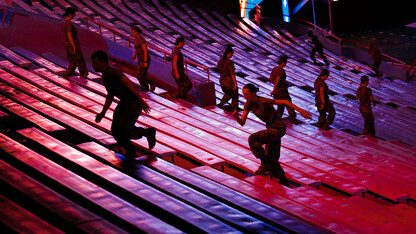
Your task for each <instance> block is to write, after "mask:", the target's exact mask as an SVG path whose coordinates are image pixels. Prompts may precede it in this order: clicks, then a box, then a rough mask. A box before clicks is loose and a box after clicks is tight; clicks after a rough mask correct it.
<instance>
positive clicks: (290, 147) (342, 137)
mask: <svg viewBox="0 0 416 234" xmlns="http://www.w3.org/2000/svg"><path fill="white" fill-rule="evenodd" d="M6 65H7V64H6ZM21 72H23V71H21ZM25 75H28V74H27V73H25ZM32 78H33V79H35V78H34V76H31V79H32ZM35 80H36V79H35ZM35 82H36V83H37V82H38V81H35ZM87 83H88V84H90V85H89V86H88V87H93V86H95V87H96V88H97V89H96V90H99V88H98V87H99V86H98V85H96V84H95V83H91V82H88V81H79V84H80V85H83V84H87ZM39 84H41V83H39ZM85 87H87V86H85ZM101 90H102V86H101ZM101 92H103V91H101ZM55 94H56V93H55ZM101 94H103V93H101ZM149 95H150V96H151V98H150V99H153V98H154V99H155V103H154V105H155V106H156V104H157V103H156V100H158V103H160V102H163V103H165V104H166V107H163V106H158V109H164V108H169V107H170V106H172V102H170V101H169V100H160V99H156V97H152V94H149ZM153 96H154V95H153ZM46 97H47V96H46ZM92 97H93V98H96V97H97V96H92ZM76 102H78V100H76ZM81 102H82V101H80V103H81ZM60 104H61V105H62V106H65V105H67V104H64V102H61V103H60ZM101 104H102V102H101ZM179 104H180V105H183V106H185V105H189V103H183V102H182V101H180V100H179V101H177V105H179ZM190 107H191V108H192V110H195V111H196V110H197V109H198V111H202V113H201V115H202V114H205V115H208V116H211V115H212V114H211V113H214V114H216V116H224V114H225V113H224V112H223V111H222V110H220V109H217V108H215V107H213V109H212V110H211V113H209V114H206V113H207V111H206V110H205V111H204V110H203V109H202V110H201V108H198V107H195V106H190ZM179 109H180V108H179ZM182 109H184V111H183V112H184V113H185V112H187V109H185V108H182ZM166 113H169V114H172V115H173V116H175V118H180V117H179V116H178V115H177V114H176V113H173V112H172V111H168V112H166ZM48 114H49V113H48ZM189 114H191V113H189ZM168 116H169V115H165V116H163V118H165V119H168V118H169V117H168ZM190 116H192V115H190ZM228 117H229V116H228ZM110 118H111V117H110ZM222 119H223V120H224V121H225V122H228V123H231V121H232V119H231V118H227V117H225V118H224V117H222ZM226 119H227V120H226ZM146 121H147V119H146V120H145V121H144V122H146ZM167 121H169V120H167ZM167 123H169V122H167ZM208 123H213V120H208ZM213 125H214V124H213ZM234 125H235V122H234ZM252 127H253V128H252V129H251V130H255V129H258V128H259V127H261V124H260V123H256V121H255V120H253V126H252ZM300 127H302V128H306V129H307V128H308V127H310V126H309V125H302V126H300ZM175 130H176V129H175ZM251 130H248V131H251ZM315 130H316V129H315ZM230 131H235V130H232V129H230ZM240 131H244V128H241V129H240ZM246 131H247V130H246ZM305 132H308V131H305ZM248 133H249V132H246V133H244V132H243V133H242V134H243V135H244V134H245V137H242V136H240V137H241V138H242V139H243V140H241V141H239V140H237V141H239V142H240V144H244V141H245V139H246V136H247V134H248ZM227 134H228V133H227ZM302 134H303V135H305V133H304V131H300V133H299V134H297V135H294V136H293V137H292V138H291V139H290V141H292V140H293V141H294V140H296V137H297V138H299V139H305V138H302V136H303V135H302ZM309 134H310V133H309ZM330 134H333V135H336V136H337V137H338V139H341V140H345V139H348V138H347V137H351V136H346V135H343V134H342V132H341V133H340V132H337V131H332V130H331V131H330ZM221 139H224V138H221ZM321 140H322V139H321ZM341 143H343V142H341ZM233 144H236V143H233ZM245 144H246V143H245ZM298 147H299V146H298ZM340 147H341V148H342V147H343V146H342V145H340ZM288 148H289V149H295V148H296V147H293V145H290V146H289V147H288ZM287 153H288V154H289V151H287ZM247 156H249V155H247ZM291 156H292V155H291ZM282 159H283V157H282ZM300 159H302V158H300ZM325 160H326V159H325ZM331 162H333V163H334V164H335V165H337V164H336V163H337V162H335V161H331ZM301 167H302V166H300V167H298V168H301ZM201 168H202V167H201ZM285 169H286V168H285ZM349 169H351V168H349ZM328 170H334V169H333V168H329V169H328ZM222 177H224V178H225V176H224V175H222ZM237 183H239V181H237ZM263 184H264V183H263ZM231 187H232V188H236V186H235V185H234V186H231ZM263 187H264V185H263ZM265 194H267V193H265ZM295 195H296V194H295ZM256 199H257V198H256ZM292 199H293V200H294V201H296V198H292ZM268 202H270V201H268ZM366 202H368V201H366ZM296 203H298V204H299V201H297V202H296ZM291 204H292V205H293V204H294V203H291ZM320 208H321V207H320ZM298 209H299V208H298ZM318 210H319V208H318ZM315 212H316V211H315ZM318 212H323V210H321V211H318ZM410 213H411V212H410ZM309 214H310V213H309ZM310 216H313V213H312V214H311V215H310ZM302 219H306V218H305V217H302ZM340 219H341V220H342V218H340ZM328 220H331V218H329V219H325V222H327V221H328ZM309 222H311V220H310V219H309ZM312 222H313V221H312ZM373 222H374V221H373ZM329 224H331V223H329ZM327 225H328V223H327ZM373 225H374V224H373ZM319 226H320V227H322V228H324V229H325V227H326V226H325V225H324V224H322V223H319ZM335 226H336V227H334V228H333V229H331V230H341V229H338V228H340V226H337V225H335ZM341 226H342V227H344V229H343V230H353V229H354V228H353V227H348V225H346V226H345V224H343V225H341ZM346 227H348V228H349V229H348V228H347V229H345V228H346ZM370 227H374V226H369V228H368V229H366V230H370ZM390 228H391V227H390ZM403 228H404V229H405V228H407V227H406V226H404V227H403ZM404 229H400V230H404ZM373 230H374V229H373ZM389 230H391V229H389ZM406 230H408V229H406Z"/></svg>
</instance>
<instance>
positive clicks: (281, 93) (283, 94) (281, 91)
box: [269, 56, 296, 123]
mask: <svg viewBox="0 0 416 234" xmlns="http://www.w3.org/2000/svg"><path fill="white" fill-rule="evenodd" d="M277 64H278V65H277V66H275V67H274V68H273V70H272V73H271V74H270V78H269V80H270V82H272V84H274V87H273V91H272V92H271V93H270V95H272V96H273V98H274V99H281V100H288V101H290V102H291V101H292V99H291V98H290V95H289V91H288V90H287V84H286V71H285V69H284V67H285V66H286V64H287V58H286V56H280V58H279V60H278V61H277ZM285 107H286V109H287V112H288V113H289V117H290V119H291V120H292V122H294V123H295V122H296V112H295V110H293V108H291V107H290V106H286V105H277V114H278V115H279V116H280V117H282V116H283V112H284V110H285Z"/></svg>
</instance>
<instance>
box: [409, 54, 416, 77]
mask: <svg viewBox="0 0 416 234" xmlns="http://www.w3.org/2000/svg"><path fill="white" fill-rule="evenodd" d="M415 66H416V59H415V61H413V63H412V65H410V67H409V69H408V70H407V72H409V73H410V72H411V71H412V70H413V69H414V68H415ZM415 75H416V69H415V71H414V72H413V73H412V74H409V78H410V79H411V78H412V77H413V76H415Z"/></svg>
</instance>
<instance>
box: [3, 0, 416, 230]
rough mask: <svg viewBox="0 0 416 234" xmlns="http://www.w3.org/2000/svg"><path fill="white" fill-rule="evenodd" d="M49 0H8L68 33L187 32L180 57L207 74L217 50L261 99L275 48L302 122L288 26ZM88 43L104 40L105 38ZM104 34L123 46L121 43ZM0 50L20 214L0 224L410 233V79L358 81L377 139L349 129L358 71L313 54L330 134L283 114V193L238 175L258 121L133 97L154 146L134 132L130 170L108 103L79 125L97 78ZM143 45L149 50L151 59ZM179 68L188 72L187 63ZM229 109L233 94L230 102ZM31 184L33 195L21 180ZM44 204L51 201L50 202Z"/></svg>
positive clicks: (307, 78)
mask: <svg viewBox="0 0 416 234" xmlns="http://www.w3.org/2000/svg"><path fill="white" fill-rule="evenodd" d="M48 4H50V5H49V6H48V7H45V6H43V5H41V4H40V3H36V4H33V6H29V5H25V3H24V2H20V1H19V2H18V1H16V2H14V3H13V6H14V7H16V8H23V9H26V8H27V9H31V10H30V11H31V14H32V15H31V17H35V16H34V15H33V14H34V13H38V14H42V15H46V16H49V17H52V18H61V15H62V11H63V9H65V7H67V6H70V5H72V6H74V7H76V8H78V9H79V10H80V12H79V13H80V15H81V17H80V16H78V18H77V19H76V22H78V24H79V26H81V27H86V23H85V21H84V20H83V18H82V17H83V16H88V17H91V18H94V19H96V20H98V21H100V22H101V23H103V24H105V25H108V26H110V27H113V28H115V29H117V30H119V31H121V32H124V33H126V34H129V29H130V25H131V24H132V23H134V24H138V25H139V26H140V27H141V28H142V29H143V31H144V32H143V35H144V36H145V38H146V40H147V41H148V42H149V44H151V45H154V46H157V47H159V48H162V49H164V50H168V51H169V50H170V49H171V47H172V43H173V41H174V39H175V37H176V36H177V35H182V36H184V37H186V39H187V44H186V46H185V47H184V55H185V57H186V58H187V59H189V60H191V61H193V62H196V63H199V64H202V65H205V66H209V67H211V68H214V67H215V66H216V62H217V60H218V59H219V57H220V56H221V55H222V51H223V49H224V48H225V46H226V45H227V44H229V43H231V44H233V45H234V46H235V53H234V57H233V60H234V62H235V63H236V68H237V75H238V77H237V79H238V85H239V88H240V89H241V87H242V86H243V85H244V84H245V83H248V82H252V83H255V84H256V85H258V86H259V87H260V92H259V95H261V96H265V97H268V96H269V93H270V91H271V89H272V88H273V87H272V85H271V84H270V83H269V82H264V80H265V79H266V80H267V78H268V76H269V74H270V71H271V69H272V68H273V66H274V64H275V61H276V59H277V57H278V56H280V55H281V54H286V55H289V57H290V58H291V59H290V60H289V63H288V65H287V67H286V68H287V73H288V82H290V84H291V87H290V89H289V91H290V93H291V95H292V99H293V101H294V103H295V104H298V105H299V106H301V107H303V108H305V109H307V110H308V111H310V112H311V113H312V114H313V116H314V118H315V119H316V116H317V113H316V109H315V107H314V94H313V92H312V89H311V87H313V82H314V80H315V78H316V75H317V73H318V72H319V69H320V68H319V67H315V66H312V65H311V64H309V63H307V62H302V61H301V60H302V59H303V60H304V59H305V58H307V56H308V50H309V48H310V47H309V45H308V44H306V43H305V42H303V41H299V40H297V39H296V38H294V37H291V36H290V35H289V36H288V34H287V33H286V34H284V33H282V32H281V31H278V30H277V29H273V28H269V27H268V28H258V27H257V26H256V25H254V24H252V23H251V22H250V21H245V20H238V19H236V18H233V16H224V15H220V14H218V13H216V12H214V13H212V12H207V11H205V10H203V9H192V8H190V7H188V6H186V5H184V4H182V5H176V4H174V3H172V2H169V1H158V0H152V1H144V0H143V1H130V0H125V1H104V0H88V1H77V0H68V1H63V0H53V1H48ZM50 9H53V10H50ZM10 27H12V25H10ZM90 28H91V30H94V31H96V32H97V33H99V31H100V30H99V28H98V27H96V26H92V25H90ZM103 36H104V37H108V39H109V41H110V40H113V35H112V34H111V33H110V32H109V31H106V30H104V31H103ZM116 42H117V43H120V45H123V46H126V47H128V41H127V40H126V39H125V38H122V37H118V38H117V40H116ZM108 43H109V46H111V43H112V42H108ZM0 51H1V52H2V54H1V56H2V57H0V60H2V61H0V90H1V92H0V103H1V106H0V113H1V115H0V116H1V117H0V121H2V124H1V126H0V131H1V132H0V149H1V151H2V155H4V156H2V158H1V163H0V167H1V174H0V176H1V177H0V178H1V180H2V184H5V185H6V184H7V188H11V190H10V191H3V190H2V193H1V196H2V198H1V200H2V204H3V205H4V207H8V208H5V211H8V210H11V209H19V210H22V212H21V214H22V215H21V216H20V215H19V216H17V215H16V216H13V217H14V221H13V222H11V221H10V220H11V219H7V220H6V219H2V220H0V221H1V224H2V225H3V226H5V227H7V230H9V229H10V230H15V231H22V230H26V229H20V228H22V227H23V226H24V225H22V224H21V223H19V222H20V221H23V220H26V219H27V220H32V218H34V219H33V220H35V221H28V222H32V223H33V224H28V225H35V223H36V225H38V226H39V227H37V228H39V229H40V230H43V231H51V232H52V231H53V232H55V233H56V232H59V231H61V232H74V231H79V230H83V231H87V232H98V231H99V230H103V229H106V230H107V231H108V232H114V233H121V232H137V231H144V232H174V233H176V232H197V231H205V232H210V233H213V232H272V233H276V232H282V231H283V232H299V233H321V232H340V233H346V232H400V233H402V232H415V231H416V225H415V224H414V222H413V220H414V218H415V217H416V209H415V206H416V202H415V200H416V193H415V192H416V186H415V185H414V184H413V183H412V181H414V179H415V178H416V169H414V168H415V166H416V158H415V156H416V153H415V148H414V146H415V145H416V144H414V143H415V142H414V137H413V136H414V134H415V133H414V124H413V119H412V117H414V115H415V113H414V108H415V107H414V104H413V103H414V100H415V99H416V98H415V96H414V95H415V94H414V92H413V91H414V87H413V86H411V85H409V84H407V83H405V82H402V81H397V80H389V79H385V78H371V79H372V80H371V84H370V87H372V88H373V90H374V95H375V96H376V99H377V101H378V102H379V103H378V105H377V107H376V108H375V110H374V112H375V115H376V120H377V121H376V128H377V136H378V137H379V138H374V137H368V136H364V135H362V136H359V133H360V132H361V129H362V122H361V121H360V119H361V118H362V117H361V115H360V113H359V112H358V103H356V102H355V101H354V100H352V97H354V96H355V89H356V88H357V87H358V82H359V78H358V77H359V75H357V74H355V73H354V72H355V71H359V72H360V73H361V74H367V73H369V72H370V71H371V70H370V68H368V67H367V66H365V65H362V64H359V63H357V62H355V61H352V60H348V59H340V58H339V57H338V56H337V55H335V54H332V53H329V52H328V57H329V60H330V62H331V64H333V65H331V67H330V72H331V76H330V79H329V80H328V85H329V87H330V89H331V100H332V101H333V102H334V104H335V108H336V109H337V113H338V114H337V118H336V120H335V123H334V125H333V126H332V127H333V129H331V130H329V131H322V130H320V129H318V128H316V127H314V126H312V125H311V124H310V123H311V122H313V121H305V122H304V123H301V124H296V125H295V124H291V123H287V125H288V129H287V133H286V136H285V137H283V138H282V149H281V158H280V162H281V164H282V166H283V168H284V170H285V171H286V173H287V176H288V178H289V179H290V183H291V187H290V188H288V187H285V186H282V185H280V184H279V183H278V181H276V180H275V179H273V180H271V179H270V178H269V176H268V175H266V176H253V172H254V171H255V170H256V169H257V167H258V166H259V160H258V159H256V158H255V157H254V156H253V155H252V154H251V152H250V149H249V146H248V142H247V138H248V136H249V135H250V134H251V133H253V132H255V131H258V130H262V129H264V123H262V122H261V121H260V120H259V119H258V118H256V117H255V116H252V115H250V116H249V120H248V121H247V123H246V125H245V126H240V125H238V124H237V123H236V121H235V120H234V119H233V117H232V116H231V113H229V112H227V111H225V110H223V109H220V108H218V107H215V106H209V107H205V108H202V107H199V106H197V105H194V104H192V103H190V102H187V101H184V100H171V99H166V98H164V97H162V96H159V95H157V94H155V93H150V92H146V93H142V95H143V98H144V100H146V102H148V103H149V105H150V106H151V108H152V111H151V112H150V113H149V114H144V113H143V114H142V115H141V116H140V117H139V119H138V121H137V124H138V125H142V126H155V127H156V128H157V144H156V147H155V148H154V149H152V150H148V149H147V142H146V139H145V138H144V139H139V140H134V141H133V143H134V145H135V147H136V150H137V152H138V154H139V156H140V155H141V156H140V157H139V158H138V161H137V162H140V163H142V164H143V165H141V164H134V163H133V164H132V163H131V162H130V163H129V161H126V160H125V159H124V158H123V157H122V156H121V155H120V154H122V152H120V151H119V149H118V148H117V147H115V146H116V144H115V141H114V139H113V138H112V136H111V131H110V125H111V120H112V112H113V111H114V108H115V105H116V104H117V101H118V100H115V102H114V103H113V104H112V105H111V107H110V110H109V111H108V113H107V115H106V116H105V118H104V119H103V120H102V121H101V122H100V123H95V121H94V119H95V115H96V114H97V113H99V112H100V111H101V108H102V105H103V104H104V96H105V95H106V90H105V88H104V86H103V85H101V84H100V83H99V74H96V73H95V72H91V74H92V75H91V76H89V78H90V79H89V80H87V79H83V78H81V77H78V76H73V77H70V79H69V80H66V79H63V78H62V77H61V76H59V74H62V71H63V70H64V68H65V67H66V65H67V63H66V61H65V60H64V59H62V58H59V57H58V56H56V55H55V54H54V53H53V51H45V52H44V53H42V54H36V53H34V52H32V51H31V48H23V47H11V48H7V47H5V46H2V47H0ZM150 51H151V56H152V59H164V58H163V55H162V54H160V53H158V52H157V51H155V50H150ZM88 66H89V68H90V70H91V66H90V65H88ZM188 69H189V70H191V71H193V72H195V73H200V74H201V75H203V72H202V71H201V70H198V68H194V67H192V66H189V67H188ZM353 71H354V72H353ZM210 75H211V80H212V81H214V82H215V83H216V93H217V95H218V96H217V97H218V98H220V96H221V95H222V90H221V89H220V88H219V81H218V78H219V75H218V73H217V72H216V70H215V69H211V72H210ZM127 76H128V77H129V78H130V79H131V80H132V81H133V82H135V83H136V84H137V80H136V79H135V78H134V77H132V76H130V75H127ZM97 81H98V82H97ZM243 103H244V99H243V97H242V96H240V106H241V104H243ZM17 116H18V117H17ZM393 119H394V121H393ZM299 120H301V119H300V118H299ZM388 120H392V121H388ZM301 121H303V120H301ZM15 122H18V123H17V124H16V123H15ZM393 122H394V123H393ZM342 130H344V131H342ZM350 133H353V134H350ZM149 160H150V161H151V160H155V161H153V162H148V161H149ZM165 160H167V161H165ZM168 161H170V162H168ZM126 163H127V164H126ZM175 164H176V165H175ZM179 166H181V167H183V168H181V167H179ZM198 174H199V175H198ZM8 177H12V178H13V180H12V179H8ZM19 178H25V180H27V181H28V182H27V183H22V181H21V180H22V179H19ZM26 178H27V179H26ZM31 186H35V187H36V188H38V190H37V191H39V192H37V193H36V191H32V190H27V189H25V188H28V187H31ZM34 193H36V194H37V196H36V197H34V198H33V199H32V200H30V201H31V202H32V201H33V202H32V203H33V204H30V205H28V204H26V203H25V202H23V201H24V199H22V197H31V196H34V195H33V194H34ZM15 194H19V196H14V195H15ZM50 197H53V199H56V200H59V202H60V203H54V204H53V205H51V202H50V201H49V199H51V198H50ZM63 205H65V206H68V207H70V208H68V209H71V211H72V212H73V213H70V214H68V210H67V209H65V206H63ZM11 207H12V208H11ZM19 207H20V208H19ZM36 208H39V211H37V209H36ZM24 210H27V211H24ZM44 213H46V214H50V213H54V214H56V216H57V217H55V218H51V217H48V216H47V215H44ZM71 214H72V216H71ZM28 217H32V218H28Z"/></svg>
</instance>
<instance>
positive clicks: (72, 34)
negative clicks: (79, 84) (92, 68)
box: [61, 7, 88, 79]
mask: <svg viewBox="0 0 416 234" xmlns="http://www.w3.org/2000/svg"><path fill="white" fill-rule="evenodd" d="M76 11H77V10H76V9H75V8H73V7H68V8H66V10H65V13H64V14H63V16H64V17H65V19H64V20H63V21H62V23H61V27H62V33H63V35H64V38H65V51H66V57H67V59H68V62H69V65H68V68H67V69H66V72H65V74H64V78H65V79H68V77H70V76H71V75H72V74H73V73H74V72H75V69H76V68H77V67H78V70H79V73H80V75H81V77H84V78H86V77H87V76H88V69H87V65H86V64H85V60H84V56H83V54H82V51H81V47H80V45H79V40H78V34H77V28H76V27H75V26H74V25H73V24H72V22H71V20H73V19H74V18H75V14H76Z"/></svg>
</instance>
